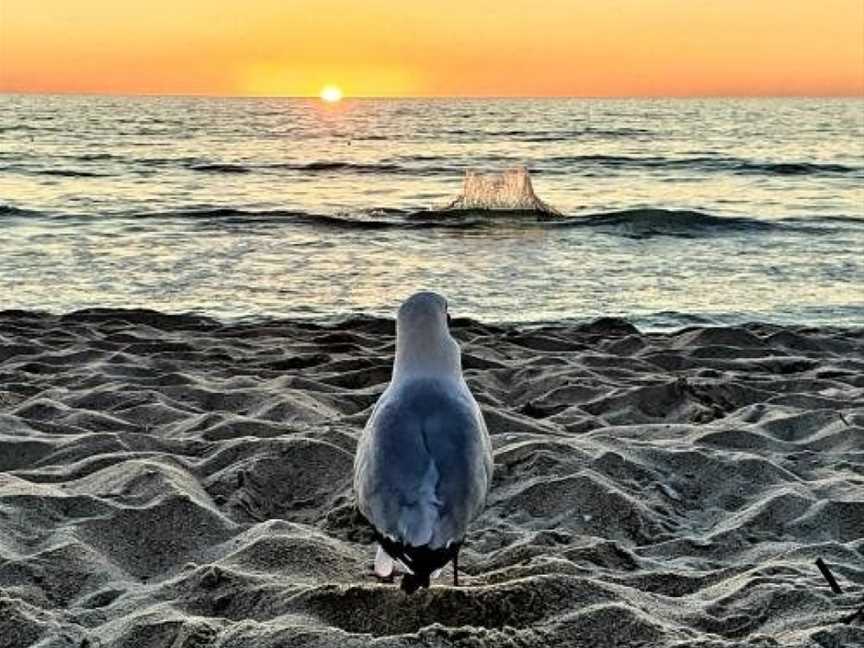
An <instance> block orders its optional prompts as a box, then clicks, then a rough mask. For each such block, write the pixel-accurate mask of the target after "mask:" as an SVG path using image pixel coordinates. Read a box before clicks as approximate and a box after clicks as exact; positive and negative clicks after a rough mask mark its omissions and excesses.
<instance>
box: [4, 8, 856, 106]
mask: <svg viewBox="0 0 864 648" xmlns="http://www.w3.org/2000/svg"><path fill="white" fill-rule="evenodd" d="M327 83H334V84H337V85H339V86H340V87H341V88H342V89H343V90H344V92H345V94H346V95H348V96H394V95H397V96H398V95H409V96H418V95H480V96H489V95H494V96H511V95H524V96H539V95H567V96H690V95H864V0H819V1H818V2H817V1H816V0H782V1H781V0H593V1H591V2H588V1H585V0H530V1H529V0H496V1H493V0H429V1H423V2H421V1H420V0H245V1H242V0H148V1H146V2H144V1H129V2H126V1H124V0H0V91H7V92H8V91H23V92H99V93H101V92H105V93H118V94H126V93H135V94H137V93H148V94H150V93H153V94H217V95H275V96H306V95H317V94H318V92H319V91H320V88H321V87H322V86H323V85H325V84H327Z"/></svg>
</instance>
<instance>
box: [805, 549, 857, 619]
mask: <svg viewBox="0 0 864 648" xmlns="http://www.w3.org/2000/svg"><path fill="white" fill-rule="evenodd" d="M816 566H817V567H818V568H819V571H820V572H822V575H823V576H824V577H825V580H826V581H828V585H830V586H831V591H833V592H834V593H835V594H842V593H843V590H842V589H841V588H840V585H838V584H837V580H836V579H835V578H834V574H832V573H831V570H830V569H828V565H826V564H825V561H823V560H822V559H821V558H817V559H816ZM860 616H864V605H862V606H861V607H860V608H858V609H857V610H856V611H855V612H853V613H852V614H851V615H849V616H848V617H843V618H841V619H840V620H841V621H842V622H843V623H852V622H853V621H855V619H857V618H858V617H860Z"/></svg>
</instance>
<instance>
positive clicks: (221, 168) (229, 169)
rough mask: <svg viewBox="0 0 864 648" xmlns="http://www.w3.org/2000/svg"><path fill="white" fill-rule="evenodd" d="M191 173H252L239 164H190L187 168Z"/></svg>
mask: <svg viewBox="0 0 864 648" xmlns="http://www.w3.org/2000/svg"><path fill="white" fill-rule="evenodd" d="M188 168H189V169H191V170H192V171H206V172H208V173H249V172H250V171H252V169H250V168H249V167H245V166H241V165H239V164H218V163H212V164H192V165H190V166H189V167H188Z"/></svg>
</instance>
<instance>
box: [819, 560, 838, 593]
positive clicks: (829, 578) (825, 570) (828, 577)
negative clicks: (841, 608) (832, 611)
mask: <svg viewBox="0 0 864 648" xmlns="http://www.w3.org/2000/svg"><path fill="white" fill-rule="evenodd" d="M816 566H817V567H818V568H819V571H820V572H822V575H823V576H824V577H825V580H826V581H828V584H829V585H830V586H831V590H832V591H833V592H834V593H835V594H842V593H843V590H842V589H840V586H839V585H838V584H837V581H836V580H835V579H834V574H832V573H831V570H830V569H828V565H826V564H825V562H824V561H823V560H822V559H821V558H817V559H816Z"/></svg>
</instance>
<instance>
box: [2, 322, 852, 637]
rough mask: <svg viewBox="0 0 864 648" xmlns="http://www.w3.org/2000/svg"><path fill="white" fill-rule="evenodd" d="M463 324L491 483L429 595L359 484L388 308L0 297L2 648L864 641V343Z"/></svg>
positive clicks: (767, 328)
mask: <svg viewBox="0 0 864 648" xmlns="http://www.w3.org/2000/svg"><path fill="white" fill-rule="evenodd" d="M452 332H453V335H454V337H455V338H456V339H457V340H458V341H459V343H460V345H461V346H462V354H463V357H462V362H463V368H464V370H465V376H466V379H467V381H468V383H469V385H470V387H471V389H472V391H473V393H474V395H475V397H476V398H477V400H478V401H479V402H480V404H481V407H482V410H483V414H484V417H485V420H486V423H487V426H488V428H489V432H490V434H491V438H492V442H493V447H494V459H495V476H494V482H493V487H492V491H491V494H490V497H489V500H488V502H487V507H486V510H485V511H484V513H483V514H482V515H481V516H480V517H479V518H478V519H477V520H476V521H475V522H474V524H473V525H472V526H471V528H470V530H469V535H468V538H467V542H466V545H465V548H464V549H463V551H462V554H461V556H460V569H461V573H460V586H459V587H457V588H454V587H452V586H451V585H450V582H451V572H450V570H449V569H450V568H449V567H448V568H447V569H445V571H444V573H443V574H442V575H441V578H440V579H439V580H438V581H435V582H434V583H433V586H432V587H431V588H430V589H429V590H423V591H419V592H417V593H415V594H413V595H411V596H408V595H406V594H405V593H404V592H402V591H400V590H399V587H398V584H386V583H379V582H378V581H377V580H376V579H375V578H374V577H373V576H372V574H371V566H372V565H371V564H372V557H373V554H374V544H373V540H372V532H371V529H370V528H369V527H368V526H367V525H366V523H365V522H364V520H363V519H362V518H361V517H360V516H359V515H358V513H357V512H356V509H355V505H354V501H353V495H352V490H351V473H352V462H353V455H354V450H355V447H356V443H357V438H358V434H359V433H360V431H361V430H362V428H363V425H364V424H365V422H366V419H367V418H368V416H369V414H370V411H371V408H372V406H373V404H374V403H375V401H376V399H377V397H378V396H379V395H380V393H381V392H382V390H383V389H384V387H385V386H386V384H387V382H388V381H389V379H390V371H391V366H392V361H393V352H394V323H393V321H392V320H391V319H386V318H381V317H372V316H356V315H355V316H351V317H345V318H342V319H341V320H338V321H335V320H334V321H330V322H328V323H322V322H315V321H310V320H298V319H268V320H257V321H248V322H245V323H238V322H234V323H228V322H225V321H222V320H216V319H210V318H209V317H204V316H198V315H171V314H167V313H161V312H157V311H152V310H144V309H141V310H111V309H88V310H79V311H75V312H69V313H68V314H66V315H52V314H39V313H34V312H29V311H4V312H0V647H2V648H11V647H15V648H18V647H21V646H29V645H38V646H42V647H46V648H47V647H49V646H50V647H60V646H81V647H84V646H88V647H91V648H93V647H96V646H118V647H132V646H177V647H179V646H186V647H191V646H214V647H226V648H227V647H229V646H230V647H235V646H249V647H252V646H255V647H262V646H273V647H275V646H316V647H324V646H340V647H341V648H352V647H355V646H356V647H360V646H376V647H382V648H383V647H393V648H395V647H402V646H430V647H432V646H434V647H439V646H441V647H443V646H465V647H467V646H471V647H486V646H489V647H492V646H496V647H497V646H514V647H515V646H519V647H532V648H533V647H540V646H544V647H546V646H561V647H565V646H566V647H580V646H585V647H588V646H592V647H593V646H664V647H665V646H668V647H670V648H671V647H672V646H674V647H676V648H682V647H684V646H692V647H696V646H708V647H717V648H719V647H721V646H723V647H725V646H754V647H755V646H759V647H760V648H761V647H769V646H778V647H779V646H783V647H784V648H785V647H801V648H804V647H811V646H824V647H828V646H832V647H833V646H854V645H864V614H859V615H858V616H857V617H856V618H852V616H853V615H854V613H855V612H856V610H858V609H859V608H860V607H861V606H862V605H864V495H862V493H864V441H862V439H864V436H862V435H864V329H861V328H853V327H846V328H841V327H836V328H835V327H832V326H819V327H816V326H806V325H804V324H802V325H793V324H788V325H777V324H759V323H749V324H737V325H733V326H705V325H702V324H700V325H697V326H690V327H685V328H677V329H676V330H674V331H664V332H644V331H640V330H639V329H637V328H636V327H634V326H633V324H631V323H628V322H627V321H625V320H623V319H615V318H600V319H595V320H592V321H589V322H582V323H575V322H560V323H557V324H546V325H542V326H541V325H493V324H488V323H482V322H478V321H475V320H472V319H465V318H458V317H457V318H455V319H454V320H453V326H452ZM818 558H821V559H823V560H824V562H825V563H826V564H827V565H828V567H829V568H830V570H831V572H832V573H833V575H834V576H835V577H836V579H837V582H838V584H839V586H840V588H841V589H842V593H840V594H837V593H834V592H832V590H831V588H830V587H829V585H828V583H827V582H826V580H825V579H824V578H823V576H822V575H821V574H820V572H819V570H818V568H817V567H816V565H815V561H816V560H817V559H818Z"/></svg>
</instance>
